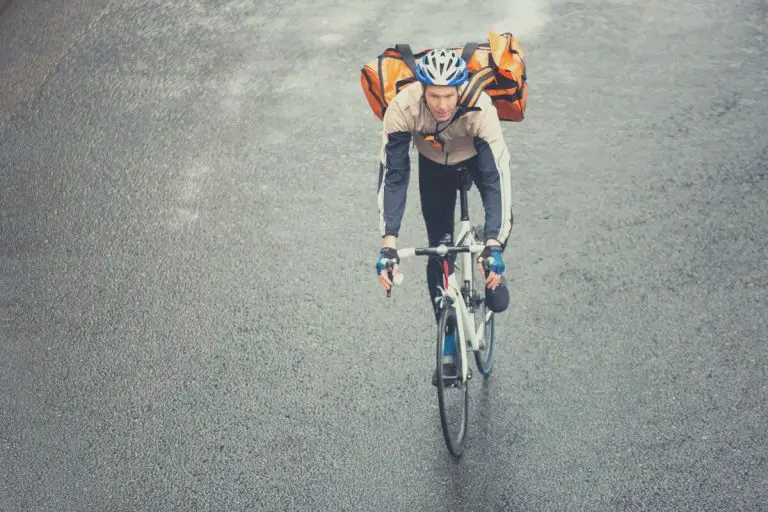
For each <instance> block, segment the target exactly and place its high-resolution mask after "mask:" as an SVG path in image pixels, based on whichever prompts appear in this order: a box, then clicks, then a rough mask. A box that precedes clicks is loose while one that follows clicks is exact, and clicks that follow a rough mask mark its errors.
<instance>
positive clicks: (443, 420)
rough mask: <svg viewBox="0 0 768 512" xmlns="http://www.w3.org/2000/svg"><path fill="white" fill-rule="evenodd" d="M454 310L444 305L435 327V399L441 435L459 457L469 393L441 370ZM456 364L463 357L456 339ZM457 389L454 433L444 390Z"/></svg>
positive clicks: (454, 313) (452, 325)
mask: <svg viewBox="0 0 768 512" xmlns="http://www.w3.org/2000/svg"><path fill="white" fill-rule="evenodd" d="M456 326H457V323H456V310H455V309H454V307H453V306H452V305H445V306H444V307H443V308H442V310H441V312H440V320H439V322H438V329H437V401H438V406H439V409H440V426H441V428H442V430H443V437H444V439H445V443H446V445H447V446H448V451H449V452H450V453H451V455H453V456H454V457H461V455H462V453H463V451H464V441H465V439H466V436H467V424H468V419H469V414H468V409H469V393H468V389H467V387H468V386H467V383H465V382H461V379H458V381H457V380H456V379H453V380H451V381H447V379H446V378H445V376H444V372H443V352H444V347H445V334H446V332H450V330H451V329H453V330H456ZM456 348H457V351H456V354H455V355H456V356H457V357H456V364H457V368H459V369H460V368H461V366H460V365H461V360H462V358H464V357H465V354H462V353H461V352H462V351H461V350H458V349H459V340H458V339H457V340H456ZM448 390H451V391H453V390H458V394H460V395H461V396H460V405H461V414H460V416H459V422H460V423H459V425H460V426H459V428H458V431H457V432H456V434H455V435H454V434H453V432H452V424H451V421H450V419H451V418H450V417H449V416H450V411H448V409H447V405H446V391H448Z"/></svg>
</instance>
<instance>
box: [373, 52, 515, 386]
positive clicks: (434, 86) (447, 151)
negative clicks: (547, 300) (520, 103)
mask: <svg viewBox="0 0 768 512" xmlns="http://www.w3.org/2000/svg"><path fill="white" fill-rule="evenodd" d="M415 75H416V78H417V81H416V82H415V83H413V84H411V85H409V86H408V87H406V88H404V89H403V90H402V91H400V93H398V94H397V96H395V98H394V99H393V100H392V102H391V103H390V104H389V106H388V108H387V110H386V112H385V114H384V119H383V140H382V146H381V153H380V159H381V160H380V171H379V183H378V209H379V224H380V230H381V236H382V244H381V250H380V252H379V256H378V259H377V260H376V273H377V275H378V276H379V282H380V284H381V286H382V287H383V288H384V289H385V290H388V289H390V288H391V287H392V282H391V280H390V278H389V276H388V272H387V269H386V265H387V263H388V262H393V263H399V262H400V259H399V257H398V255H397V249H396V239H397V237H398V235H399V231H400V223H401V220H402V218H403V213H404V212H405V203H406V192H407V189H408V182H409V179H410V155H409V147H410V145H411V142H412V141H413V143H414V145H415V147H416V149H417V150H418V153H419V189H420V196H421V211H422V215H423V217H424V222H425V224H426V228H427V236H428V239H429V245H430V246H431V247H434V246H437V245H440V244H445V245H452V244H453V235H454V211H455V207H456V191H457V189H458V178H459V173H458V172H456V170H457V169H459V168H462V167H465V168H467V169H468V170H469V173H470V176H471V178H472V181H473V182H474V183H475V184H476V185H477V188H478V190H479V192H480V196H481V198H482V202H483V207H484V210H485V226H484V230H483V231H484V237H485V240H484V244H485V249H484V250H483V252H482V254H481V255H480V258H479V260H478V263H483V262H485V263H486V265H487V269H488V271H489V273H488V276H487V278H486V291H485V296H486V304H487V305H488V308H489V309H490V310H491V311H494V312H501V311H504V310H506V309H507V306H508V305H509V291H508V289H507V287H506V283H505V282H504V279H503V273H504V270H505V264H504V260H503V258H502V252H503V251H504V249H505V247H506V242H507V238H508V236H509V231H510V229H511V227H512V209H511V204H510V202H511V201H510V199H511V182H510V170H509V151H508V149H507V145H506V143H505V142H504V138H503V133H502V129H501V123H500V121H499V117H498V114H497V112H496V108H495V107H494V105H493V103H492V102H491V98H490V96H488V95H487V94H486V93H485V92H481V93H480V98H479V99H478V101H477V103H476V104H475V106H474V107H473V108H470V109H462V108H459V97H460V95H461V92H462V89H463V87H464V86H465V85H466V83H467V81H468V79H469V73H468V71H467V64H466V62H465V61H464V60H463V59H462V58H461V57H460V55H459V54H458V53H457V52H456V51H455V50H451V49H436V50H432V51H430V52H428V53H427V54H426V55H424V56H423V57H422V58H421V59H419V61H418V62H417V63H416V69H415ZM446 259H447V260H448V264H449V271H450V272H451V273H452V272H453V265H454V261H455V255H452V256H448V257H447V258H446ZM440 265H441V264H440V262H439V261H438V259H437V257H430V258H429V260H428V262H427V286H428V288H429V296H430V299H431V301H432V306H433V310H434V312H435V318H436V319H437V307H436V304H435V299H436V298H437V297H438V295H439V286H440V284H441V276H442V268H441V266H440ZM396 273H397V269H396V268H395V269H394V271H393V275H394V274H396ZM447 345H448V343H446V350H448V349H449V347H448V346H447ZM433 381H434V379H433Z"/></svg>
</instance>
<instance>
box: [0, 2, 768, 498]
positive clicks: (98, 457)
mask: <svg viewBox="0 0 768 512" xmlns="http://www.w3.org/2000/svg"><path fill="white" fill-rule="evenodd" d="M767 17H768V5H767V4H766V3H765V0H734V1H730V2H711V1H705V0H688V1H685V2H671V3H670V2H663V1H661V0H648V1H639V0H602V1H589V2H588V1H585V0H580V1H560V0H552V1H542V0H519V1H512V2H508V3H506V4H505V3H503V2H501V3H500V2H485V3H474V4H473V5H471V6H470V5H469V4H467V3H466V2H452V1H440V2H438V1H422V2H412V3H403V4H399V3H395V4H393V3H387V4H386V5H384V4H381V5H380V6H379V5H376V6H374V4H373V3H371V2H368V1H364V0H349V1H346V2H332V1H328V0H320V1H316V2H295V1H291V0H286V1H284V2H272V3H266V4H265V3H263V2H247V1H241V0H220V1H218V2H202V1H194V0H180V1H176V2H147V1H138V0H128V1H119V2H118V1H116V0H72V1H68V2H48V1H44V0H14V1H13V2H12V3H10V4H9V5H8V7H7V9H6V10H5V11H4V12H3V14H2V17H0V209H1V211H2V215H1V216H0V249H1V252H0V390H1V392H0V461H2V462H1V463H0V510H3V511H28V510H29V511H38V510H45V511H48V510H50V511H64V510H66V511H69V510H98V511H102V510H110V511H137V510H185V511H186V510H228V511H229V510H258V511H262V510H263V511H273V510H274V511H283V510H285V511H317V510H332V511H342V510H343V511H369V510H370V511H381V510H387V511H389V510H392V511H438V510H454V511H456V510H466V511H513V510H522V511H553V510H568V511H571V510H585V511H603V510H622V511H623V510H638V511H639V510H654V511H658V510H663V511H666V510H673V511H682V510H685V511H704V510H707V511H710V510H712V511H714V510H717V511H759V510H768V378H767V377H766V372H767V370H766V368H768V270H767V269H766V261H768V201H767V200H766V198H767V194H768V179H767V178H766V173H767V171H766V169H767V168H768V135H767V134H768V54H767V53H766V47H768V28H766V27H767V25H768V21H767ZM491 28H493V29H498V30H510V31H513V32H516V33H517V34H518V35H519V37H520V40H521V43H522V44H523V46H524V48H525V49H526V51H527V59H528V61H527V62H528V67H529V78H530V96H529V98H530V99H529V105H528V111H527V119H526V120H525V121H524V122H522V123H518V124H514V123H506V124H505V132H506V134H507V138H508V142H509V147H510V151H511V154H512V157H513V164H514V173H513V174H514V201H515V212H516V224H515V227H514V230H513V236H512V239H511V244H510V247H509V250H508V256H507V262H508V266H509V273H508V274H509V279H510V283H511V284H510V286H511V289H512V294H513V303H512V305H511V307H510V309H509V310H508V311H507V312H505V313H504V314H502V315H500V317H499V321H498V325H499V330H498V331H499V332H498V334H499V341H498V347H497V348H498V351H497V359H496V364H495V367H494V375H493V377H492V378H491V379H490V380H489V381H488V382H486V383H483V382H482V379H481V378H479V374H478V373H477V372H476V375H477V376H478V378H476V379H475V380H473V381H472V384H471V390H470V400H471V401H470V407H471V413H470V426H469V428H470V430H469V438H468V441H467V446H466V451H465V454H464V457H463V458H462V459H461V461H460V462H455V461H454V460H453V459H452V458H451V457H450V455H449V454H448V453H447V450H446V447H445V444H444V441H443V438H442V434H441V431H440V423H439V417H438V411H437V397H436V393H435V389H434V388H433V387H432V386H431V384H430V375H431V372H432V362H433V352H434V330H433V325H432V319H431V316H430V311H429V309H428V308H429V305H428V302H427V300H426V297H427V295H426V289H425V284H424V270H423V265H424V263H425V262H424V261H423V260H411V261H408V262H405V263H404V264H403V272H404V273H405V274H406V279H405V281H404V283H403V284H402V286H400V287H398V288H397V289H396V290H395V292H394V293H393V296H392V297H391V298H389V299H387V298H386V297H385V295H384V293H383V292H382V291H381V290H380V289H378V288H377V284H376V279H375V276H374V272H373V262H374V259H375V256H376V253H377V246H378V243H379V237H378V231H377V229H378V221H377V213H376V201H375V185H376V179H377V172H378V165H377V156H378V150H379V147H378V144H379V140H380V135H379V122H378V120H377V119H376V118H375V117H374V115H373V113H372V112H371V111H370V109H369V107H368V105H367V103H365V100H364V97H363V95H362V92H361V89H360V84H359V71H360V67H361V66H362V64H363V63H365V62H366V61H368V60H369V59H371V58H373V57H375V55H376V54H377V53H378V52H380V51H381V50H383V49H384V48H386V47H387V46H391V45H394V44H395V43H397V42H401V41H408V42H410V43H411V44H412V45H413V46H414V47H419V48H421V47H425V46H439V45H443V44H450V45H458V44H462V43H463V42H465V41H466V40H470V39H482V38H483V37H484V36H485V34H486V31H487V30H488V29H491ZM408 197H409V199H408V209H407V213H406V216H405V219H404V224H403V233H402V237H401V240H400V246H401V247H402V246H409V245H416V244H423V243H424V240H425V230H424V226H423V223H422V220H421V217H420V210H419V199H418V180H416V179H415V173H414V178H413V179H412V181H411V190H410V191H409V196H408ZM470 200H471V201H472V212H473V216H474V218H475V219H477V221H478V222H480V221H481V219H482V218H481V212H482V209H481V207H480V204H479V196H478V195H477V192H476V191H475V190H473V191H472V193H471V194H470Z"/></svg>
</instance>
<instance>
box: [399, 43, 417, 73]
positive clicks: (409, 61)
mask: <svg viewBox="0 0 768 512" xmlns="http://www.w3.org/2000/svg"><path fill="white" fill-rule="evenodd" d="M395 50H397V51H398V52H400V55H402V56H403V61H404V62H405V63H406V65H407V66H408V67H409V68H410V69H411V73H413V74H414V75H415V74H416V59H415V58H413V51H412V50H411V47H410V45H407V44H396V45H395Z"/></svg>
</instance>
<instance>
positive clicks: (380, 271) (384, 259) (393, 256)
mask: <svg viewBox="0 0 768 512" xmlns="http://www.w3.org/2000/svg"><path fill="white" fill-rule="evenodd" d="M387 263H393V264H394V265H395V266H394V268H393V269H392V275H393V276H394V275H395V274H397V273H398V269H397V264H398V263H400V256H398V255H397V249H395V248H394V247H382V248H381V251H379V257H378V259H377V260H376V274H377V275H378V276H379V283H380V284H381V287H382V288H384V289H385V290H390V289H391V288H392V281H391V280H390V279H389V275H388V272H387Z"/></svg>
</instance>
